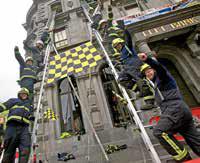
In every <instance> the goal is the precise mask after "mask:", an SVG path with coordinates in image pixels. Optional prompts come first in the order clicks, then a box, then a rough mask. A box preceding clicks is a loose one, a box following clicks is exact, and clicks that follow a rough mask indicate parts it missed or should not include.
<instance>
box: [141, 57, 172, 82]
mask: <svg viewBox="0 0 200 163" xmlns="http://www.w3.org/2000/svg"><path fill="white" fill-rule="evenodd" d="M138 57H139V58H140V60H142V61H144V62H146V63H147V64H149V65H150V66H151V67H152V68H153V69H155V70H156V72H157V75H158V77H159V78H160V80H167V79H169V78H170V76H169V72H168V70H167V69H166V68H165V67H164V66H163V65H162V64H161V63H159V62H158V61H157V60H155V59H152V58H151V57H148V56H147V54H145V53H139V54H138Z"/></svg>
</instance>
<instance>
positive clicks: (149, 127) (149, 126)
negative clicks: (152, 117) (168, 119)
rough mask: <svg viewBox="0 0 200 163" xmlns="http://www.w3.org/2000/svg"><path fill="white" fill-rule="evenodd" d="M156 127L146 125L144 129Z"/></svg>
mask: <svg viewBox="0 0 200 163" xmlns="http://www.w3.org/2000/svg"><path fill="white" fill-rule="evenodd" d="M154 126H155V125H145V126H144V128H150V129H151V128H153V127H154Z"/></svg>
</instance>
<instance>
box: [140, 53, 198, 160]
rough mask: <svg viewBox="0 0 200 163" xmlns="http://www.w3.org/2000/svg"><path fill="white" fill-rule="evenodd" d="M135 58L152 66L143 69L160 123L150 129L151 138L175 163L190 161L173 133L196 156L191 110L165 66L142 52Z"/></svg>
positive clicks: (196, 133)
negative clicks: (152, 94) (153, 96)
mask: <svg viewBox="0 0 200 163" xmlns="http://www.w3.org/2000/svg"><path fill="white" fill-rule="evenodd" d="M139 58H140V59H141V60H142V61H144V62H146V63H147V64H149V65H150V66H151V67H152V68H148V69H146V70H145V74H146V76H148V78H149V79H150V80H152V81H153V83H154V87H155V91H156V92H155V100H156V102H157V104H158V105H159V106H160V109H161V116H160V120H159V122H158V124H157V125H156V127H155V128H154V130H153V134H154V136H155V137H157V138H158V139H159V141H160V143H161V144H162V146H163V147H164V148H165V149H166V150H167V152H168V153H169V154H171V155H172V156H173V158H174V160H175V161H176V162H183V161H185V160H190V159H191V157H190V154H189V153H188V151H187V150H186V148H185V147H184V146H183V145H182V144H180V143H179V142H178V141H177V140H176V139H175V137H174V136H173V135H174V134H176V133H177V132H178V133H180V134H181V135H182V136H183V137H184V139H185V141H186V143H187V144H188V145H189V146H190V147H191V149H192V150H193V151H194V153H196V154H197V155H198V156H200V132H198V131H197V130H196V128H195V126H194V122H193V118H192V114H191V111H190V109H189V107H188V106H187V104H186V103H185V102H184V100H183V99H182V96H181V93H180V91H179V88H178V86H177V84H176V81H175V79H174V78H173V77H172V76H171V74H170V73H169V71H168V70H167V69H166V68H165V67H163V66H162V65H161V64H160V63H159V62H158V61H156V60H155V59H152V58H150V57H148V56H147V55H146V54H145V53H140V54H139Z"/></svg>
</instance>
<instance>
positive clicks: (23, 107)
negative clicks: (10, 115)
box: [11, 105, 30, 112]
mask: <svg viewBox="0 0 200 163" xmlns="http://www.w3.org/2000/svg"><path fill="white" fill-rule="evenodd" d="M18 108H19V109H24V110H26V111H28V112H29V111H30V109H29V108H27V107H25V106H18V105H15V106H13V107H12V108H11V109H18Z"/></svg>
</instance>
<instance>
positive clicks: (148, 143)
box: [82, 6, 161, 163]
mask: <svg viewBox="0 0 200 163" xmlns="http://www.w3.org/2000/svg"><path fill="white" fill-rule="evenodd" d="M82 8H83V11H84V13H85V15H86V17H87V18H88V20H89V22H92V20H91V18H90V17H89V15H88V12H87V10H86V9H85V8H84V7H83V6H82ZM93 32H94V35H95V36H96V38H97V41H98V43H99V45H100V47H101V49H102V50H103V52H104V54H105V57H106V60H107V62H108V64H109V66H110V67H111V69H112V72H113V74H114V77H115V80H116V81H117V79H118V74H117V71H116V70H115V68H114V65H113V64H112V61H111V60H110V57H109V55H108V53H107V51H106V49H105V47H104V45H103V44H102V41H101V40H102V38H101V36H100V34H99V32H98V31H97V30H95V29H93ZM118 86H119V88H120V90H121V91H122V94H123V96H124V98H125V99H126V100H127V102H128V108H129V110H130V111H131V113H132V114H133V116H134V117H133V118H134V120H135V122H136V124H137V126H138V127H139V128H140V131H141V136H142V139H143V141H144V143H145V145H146V147H147V149H148V150H149V151H150V154H151V157H152V159H153V160H154V161H155V163H161V160H160V158H159V156H158V153H157V152H156V150H155V148H154V147H153V144H152V142H151V140H150V138H149V136H148V134H147V132H146V130H145V128H144V126H143V124H142V122H141V120H140V118H139V116H138V114H137V112H136V109H135V108H134V106H133V104H132V102H131V100H130V98H129V95H128V93H127V91H126V90H125V88H123V87H122V86H121V85H120V84H118Z"/></svg>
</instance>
